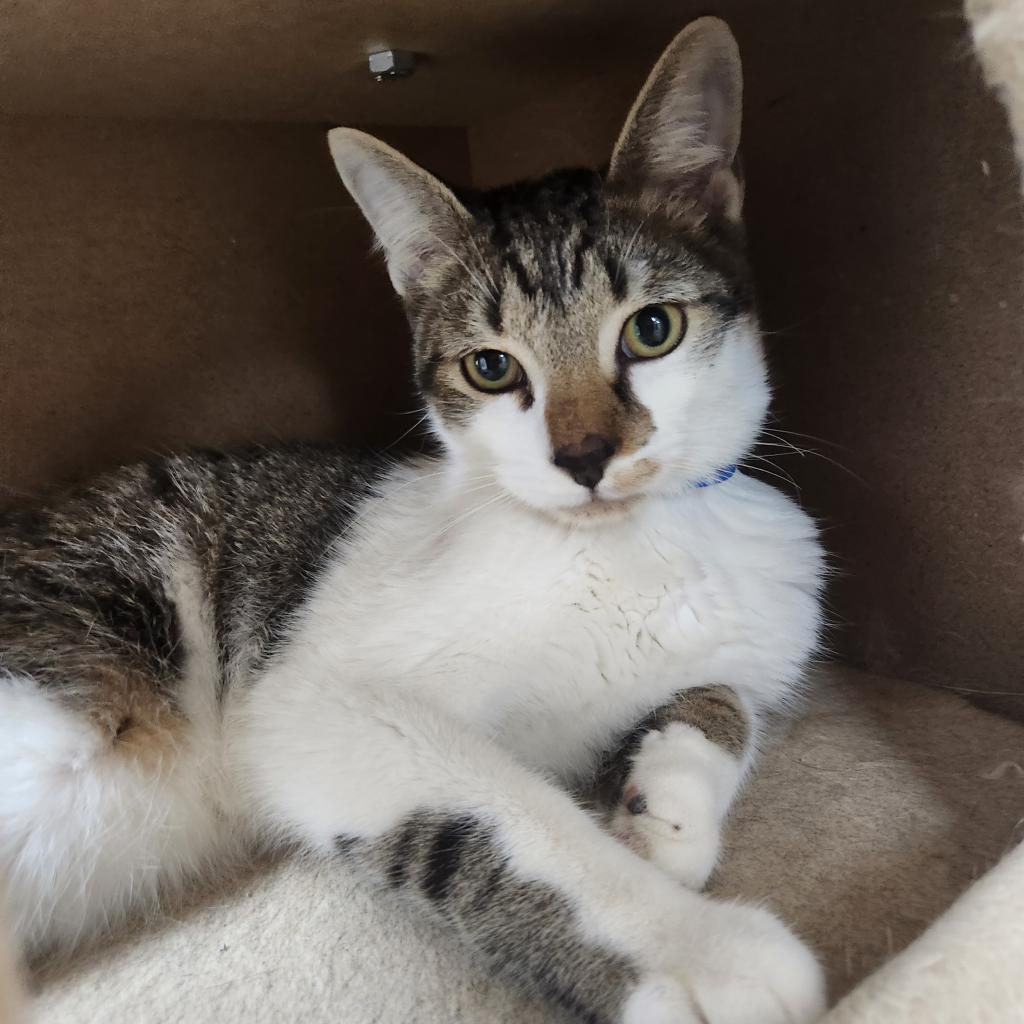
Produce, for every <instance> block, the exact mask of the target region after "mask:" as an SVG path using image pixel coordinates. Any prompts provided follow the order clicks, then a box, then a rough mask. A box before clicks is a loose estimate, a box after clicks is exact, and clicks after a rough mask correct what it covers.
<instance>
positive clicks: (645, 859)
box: [0, 18, 824, 1024]
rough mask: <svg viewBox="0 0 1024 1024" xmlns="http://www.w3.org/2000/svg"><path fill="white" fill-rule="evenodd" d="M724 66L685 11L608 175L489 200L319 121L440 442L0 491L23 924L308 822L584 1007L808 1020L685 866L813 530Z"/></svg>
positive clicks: (258, 458)
mask: <svg viewBox="0 0 1024 1024" xmlns="http://www.w3.org/2000/svg"><path fill="white" fill-rule="evenodd" d="M741 88H742V86H741V70H740V61H739V55H738V51H737V48H736V44H735V42H734V40H733V37H732V35H731V33H730V32H729V30H728V28H727V27H726V26H725V24H724V23H722V22H720V21H718V20H716V19H712V18H705V19H701V20H699V21H696V22H693V23H692V24H690V25H689V26H688V27H687V28H685V29H684V30H683V31H682V32H681V33H680V35H678V36H677V37H676V39H675V40H674V41H673V42H672V43H671V44H670V46H669V47H668V49H667V50H666V51H665V53H664V55H663V56H662V57H661V59H660V60H659V62H658V64H657V65H656V66H655V68H654V70H653V71H652V73H651V75H650V77H649V79H648V81H647V83H646V84H645V86H644V87H643V90H642V91H641V93H640V95H639V98H638V99H637V101H636V103H635V105H634V106H633V108H632V110H631V111H630V113H629V115H628V118H627V120H626V123H625V127H624V128H623V130H622V133H621V135H620V137H619V139H618V141H617V143H616V145H615V148H614V151H613V154H612V157H611V162H610V164H609V165H608V167H607V169H606V170H605V171H604V172H603V173H598V172H594V171H589V170H570V171H561V172H555V173H552V174H550V175H549V176H547V177H544V178H541V179H539V180H536V181H531V182H527V183H522V184H518V185H513V186H508V187H503V188H498V189H495V190H492V191H486V192H480V191H471V190H465V191H453V190H452V189H451V188H449V187H448V186H447V185H445V184H443V183H442V182H440V181H439V180H438V179H436V178H435V177H433V176H432V175H430V174H429V173H428V172H427V171H425V170H423V169H422V168H420V167H418V166H416V165H415V164H413V163H411V162H410V161H409V160H407V159H406V158H405V157H403V156H402V155H401V154H399V153H398V152H396V151H395V150H393V149H391V148H390V147H388V146H386V145H385V144H383V143H382V142H380V141H378V140H376V139H374V138H372V137H370V136H368V135H365V134H363V133H361V132H358V131H355V130H352V129H341V128H339V129H334V130H333V131H331V132H330V133H329V148H330V151H331V153H332V155H333V158H334V161H335V164H336V166H337V169H338V172H339V174H340V176H341V178H342V180H343V182H344V184H345V185H346V186H347V188H348V190H349V191H350V192H351V194H352V196H353V197H354V198H355V200H356V202H357V204H358V205H359V207H360V208H361V209H362V211H363V213H364V214H365V216H366V217H367V219H368V220H369V222H370V224H371V226H372V227H373V229H374V231H375V233H376V236H377V239H378V240H379V244H380V247H381V248H382V250H383V252H384V254H385V258H386V264H387V268H388V272H389V274H390V277H391V280H392V282H393V284H394V287H395V289H396V291H397V293H398V295H399V296H400V297H401V299H402V300H403V303H404V306H405V309H406V310H407V313H408V319H409V323H410V326H411V333H412V338H413V357H414V365H415V374H416V382H417V385H418V388H419V390H420V392H421V394H422V399H423V403H424V406H425V409H426V411H427V414H428V416H429V421H430V424H431V426H432V429H433V433H434V434H435V435H436V438H437V439H438V442H439V448H438V450H439V454H435V455H429V456H427V455H420V456H411V457H409V458H406V459H398V460H396V459H392V460H388V459H385V458H382V457H379V456H373V455H360V454H358V453H353V452H348V451H344V450H342V449H340V448H336V447H332V446H316V445H291V446H287V445H286V446H282V447H278V448H261V447H252V448H247V449H242V450H238V451H234V452H202V451H200V452H194V453H191V454H183V455H178V456H169V457H160V458H151V459H150V460H149V461H147V462H144V463H141V464H137V465H134V466H130V467H128V468H125V469H122V470H119V471H115V472H113V473H111V474H109V475H107V476H105V477H102V478H101V479H99V480H96V481H95V482H93V483H91V484H89V485H86V486H82V487H79V488H77V489H74V490H71V491H69V492H67V493H65V494H64V495H62V496H61V497H59V498H57V499H54V500H52V501H50V502H48V503H44V504H42V505H36V506H34V507H19V508H15V509H12V510H9V511H8V512H6V513H4V514H3V515H2V517H0V555H2V558H0V566H2V567H0V874H3V875H6V877H7V879H8V881H9V884H10V889H11V907H10V911H11V914H12V915H13V921H14V927H15V932H16V935H17V936H18V938H19V940H20V943H21V945H22V947H23V948H24V949H25V950H26V951H27V953H28V954H29V955H40V954H41V953H42V952H44V951H45V950H47V949H54V948H68V947H70V946H73V945H74V944H76V943H78V942H80V941H82V940H84V939H85V938H87V937H89V936H91V935H94V934H96V933H97V932H99V931H101V930H102V929H103V928H105V927H106V926H107V924H108V923H109V922H110V921H112V920H116V919H118V918H119V917H121V916H123V915H125V914H127V913H129V912H133V911H137V910H140V909H142V910H144V909H145V908H146V907H147V906H153V905H154V904H155V902H156V901H157V900H158V899H159V897H160V895H161V894H162V893H166V892H167V891H170V890H173V889H177V888H180V887H182V886H183V885H185V884H187V883H188V881H189V880H191V879H194V878H196V877H198V876H202V875H203V874H204V873H206V872H210V871H213V870H216V867H217V865H218V864H223V863H226V862H228V861H229V860H230V859H231V858H232V857H234V856H236V855H238V854H240V853H242V852H244V851H245V850H247V849H249V848H250V847H251V846H252V845H253V844H255V843H257V842H263V843H267V842H280V843H282V844H295V843H298V844H300V845H302V846H304V847H306V848H308V849H311V850H314V851H317V852H319V853H320V854H322V855H323V856H326V857H333V858H337V859H338V860H339V861H343V862H345V863H347V864H349V865H351V866H352V868H353V870H357V871H361V872H363V873H364V874H365V876H366V878H367V880H368V881H370V882H372V883H373V884H376V885H378V886H379V887H380V889H381V892H382V896H381V898H389V897H388V896H386V895H385V894H390V898H398V899H403V900H405V901H406V902H407V903H408V904H409V905H410V906H412V907H415V908H417V909H418V911H419V912H422V913H424V914H426V915H430V916H432V917H433V918H434V919H435V920H436V921H437V922H439V923H441V924H444V925H445V926H448V927H450V928H452V929H454V931H455V932H456V933H457V934H458V935H459V936H460V937H461V938H462V940H463V941H464V943H465V945H466V947H467V950H468V952H469V953H470V954H471V955H472V956H473V957H474V958H475V960H476V961H477V962H478V963H480V964H482V965H485V966H487V967H489V968H490V969H491V970H492V971H493V972H494V973H495V975H496V976H498V977H500V978H503V979H505V980H506V981H507V982H509V983H511V984H514V985H518V986H519V987H520V988H521V989H523V990H524V991H526V992H527V993H528V994H530V995H531V996H534V997H536V998H538V999H541V1000H546V1001H547V1002H548V1003H550V1004H551V1005H552V1006H553V1007H555V1008H558V1009H560V1010H562V1011H565V1012H566V1013H568V1015H569V1016H570V1017H573V1018H575V1019H578V1020H580V1021H587V1022H594V1024H619V1022H624V1024H634V1022H643V1024H696V1022H713V1024H774V1022H778V1024H782V1022H788V1024H793V1022H804V1021H810V1020H812V1019H815V1018H816V1016H817V1015H818V1014H819V1013H820V1012H821V1011H822V1009H823V1007H824V991H823V982H822V974H821V970H820V968H819V965H818V963H817V961H816V959H815V958H814V956H813V955H812V953H811V952H810V951H809V950H808V949H807V948H806V947H805V946H804V945H803V944H802V943H801V942H800V941H799V940H798V939H797V938H796V937H795V936H794V935H793V934H792V933H791V932H790V931H789V930H788V929H787V928H786V927H785V926H784V925H783V924H782V923H781V922H780V921H779V920H778V919H777V918H776V917H774V916H773V915H772V914H771V913H769V912H768V911H767V910H765V909H762V908H754V907H749V906H743V905H739V904H726V903H720V902H715V901H713V900H711V899H709V898H708V897H706V896H703V895H701V894H699V892H697V891H696V890H699V889H700V888H701V887H702V886H703V885H704V883H705V882H706V880H707V879H708V877H709V875H710V873H711V871H712V870H713V868H714V866H715V864H716V861H717V859H718V852H719V836H720V832H721V828H722V823H723V820H724V818H725V816H726V813H727V810H728V808H729V804H730V801H731V800H732V799H733V796H734V795H735V793H736V791H737V789H738V788H739V786H740V785H741V783H742V781H743V779H744V777H745V775H746V773H747V771H748V769H749V766H750V762H751V758H752V751H753V748H754V746H755V745H756V741H757V735H758V722H759V721H760V720H761V719H762V718H763V715H764V713H765V712H766V711H768V710H770V709H777V708H781V707H785V706H787V704H789V703H790V702H791V701H792V699H793V697H794V696H795V695H797V694H798V693H799V692H800V688H801V685H802V683H801V681H802V678H803V674H804V671H805V668H806V665H807V663H808V660H809V658H811V657H812V656H813V655H814V653H815V651H816V648H817V645H818V643H819V633H820V629H821V609H820V605H821V589H822V580H823V564H824V563H823V553H822V549H821V547H820V544H819V541H818V538H817V532H816V528H815V525H814V523H813V522H812V521H811V519H810V518H809V517H808V516H807V515H806V514H805V513H804V512H802V511H801V510H800V509H799V508H798V507H797V506H796V505H795V504H794V503H793V501H792V500H791V499H790V498H788V497H786V496H784V495H783V494H781V493H780V492H778V491H777V490H775V489H773V488H772V487H770V486H768V485H767V484H765V483H764V482H762V481H760V480H758V479H755V478H753V477H750V476H748V475H745V474H744V473H742V472H740V471H738V470H737V469H736V464H737V463H738V462H740V461H741V459H742V458H743V456H744V455H745V454H746V453H748V452H749V450H750V449H751V447H752V446H753V445H754V444H755V443H756V439H757V437H758V435H759V432H760V430H761V427H762V423H763V420H764V417H765V414H766V410H767V407H768V402H769V388H768V384H767V375H766V369H765V362H764V356H763V352H762V345H761V339H760V334H759V329H758V324H757V316H756V311H755V307H754V299H753V291H752V286H751V282H750V274H749V270H748V266H747V261H746V257H745V254H744V240H743V230H742V225H741V204H742V187H741V183H740V180H739V176H738V174H737V173H736V171H735V166H736V163H737V150H738V145H739V126H740V106H741ZM584 793H591V794H597V796H596V797H595V798H594V799H596V800H597V806H594V805H588V806H584V805H583V800H584V798H583V796H581V794H584Z"/></svg>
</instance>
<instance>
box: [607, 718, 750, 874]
mask: <svg viewBox="0 0 1024 1024" xmlns="http://www.w3.org/2000/svg"><path fill="white" fill-rule="evenodd" d="M739 776H740V766H739V764H738V763H737V761H736V760H735V758H733V757H731V756H730V755H729V754H727V753H726V752H725V751H724V750H722V749H721V748H720V747H718V746H716V745H715V744H713V743H711V742H710V741H709V740H708V739H707V738H706V737H705V736H704V734H703V733H701V732H700V731H699V730H698V729H695V728H694V727H693V726H690V725H684V724H681V723H674V724H672V725H669V726H667V727H666V728H664V729H661V730H658V731H656V732H650V733H648V734H647V735H646V736H645V737H644V739H643V741H642V743H641V745H640V749H639V750H638V751H637V753H636V755H635V756H634V758H633V763H632V769H631V771H630V774H629V776H628V778H627V780H626V785H625V787H624V789H623V793H622V799H621V801H620V802H619V805H618V806H617V807H616V809H615V811H614V812H613V815H612V820H611V829H612V832H613V833H614V835H615V836H616V837H617V838H619V839H620V840H621V841H622V842H624V843H625V844H626V845H627V846H629V847H630V848H631V849H633V850H634V851H635V852H636V853H638V854H639V855H640V856H641V857H643V858H644V859H645V860H649V861H651V863H653V864H655V865H657V866H658V867H659V868H661V869H662V870H663V871H665V872H666V873H667V874H669V875H671V876H672V877H673V878H675V879H677V880H678V881H680V882H682V883H683V884H684V885H686V886H688V887H689V888H691V889H702V888H703V887H704V885H705V884H706V882H707V880H708V878H709V877H710V875H711V872H712V871H713V870H714V868H715V864H716V863H717V862H718V853H719V849H720V846H721V832H722V821H723V818H724V817H725V811H726V809H727V808H728V804H729V798H730V797H731V795H732V793H733V791H734V789H735V787H736V785H737V783H738V781H739Z"/></svg>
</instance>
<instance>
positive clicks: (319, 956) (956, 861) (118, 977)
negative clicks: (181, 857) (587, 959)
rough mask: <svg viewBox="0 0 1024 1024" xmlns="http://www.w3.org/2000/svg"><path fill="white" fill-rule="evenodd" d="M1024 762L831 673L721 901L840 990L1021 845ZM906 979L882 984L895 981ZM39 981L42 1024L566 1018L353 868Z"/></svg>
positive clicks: (848, 1019)
mask: <svg viewBox="0 0 1024 1024" xmlns="http://www.w3.org/2000/svg"><path fill="white" fill-rule="evenodd" d="M1022 753H1024V726H1022V725H1019V724H1015V723H1012V722H1009V721H1007V720H1005V719H1003V718H1000V717H998V716H995V715H990V714H988V713H986V712H984V711H980V710H978V709H976V708H973V707H970V706H968V705H967V704H965V703H964V702H963V701H962V700H960V699H959V698H957V697H954V696H952V695H950V694H946V693H941V692H937V691H933V690H924V689H920V688H916V687H913V686H910V685H909V684H905V683H891V682H887V681H885V680H879V679H875V678H872V677H869V676H864V675H861V674H858V673H855V672H851V671H849V670H834V671H831V672H829V673H828V674H827V675H826V676H825V677H824V678H823V679H822V681H821V684H820V687H819V691H818V694H817V696H816V697H815V698H814V700H813V702H812V703H811V705H810V707H809V709H808V713H807V715H806V716H805V717H803V718H801V719H800V720H799V721H797V722H795V723H793V724H792V725H790V726H788V727H787V728H786V729H785V730H784V731H783V734H782V735H781V736H780V738H779V739H778V741H777V742H776V743H775V744H774V745H773V746H772V748H771V749H770V750H769V751H768V752H767V753H766V756H765V757H764V760H763V761H762V763H761V765H760V767H759V770H758V772H757V773H756V776H755V778H754V780H753V782H752V784H751V785H750V787H749V789H748V790H747V792H746V793H745V794H744V796H743V798H742V799H741V801H740V803H739V805H738V807H737V810H736V813H735V815H734V817H733V819H732V823H731V826H730V831H729V837H728V849H727V853H726V856H725V860H724V863H723V867H722V869H721V871H720V874H719V877H718V879H717V880H716V882H715V885H714V889H715V891H716V892H717V893H718V894H721V895H725V896H736V895H738V896H742V897H744V898H747V899H753V900H764V901H766V902H767V903H769V904H770V905H772V906H773V907H774V908H775V909H777V910H778V911H779V912H780V913H781V914H782V916H783V917H784V918H785V919H787V920H788V921H790V922H792V923H793V924H794V925H795V926H796V927H797V929H798V930H799V931H800V932H801V933H802V934H803V935H804V936H805V937H806V938H807V940H808V941H809V942H810V943H811V944H812V945H813V946H814V947H815V948H816V949H818V950H819V951H820V952H821V955H822V957H823V959H824V960H825V962H826V964H827V967H828V971H829V977H830V983H831V987H832V993H833V996H834V997H839V996H841V995H843V994H844V993H846V992H847V991H848V990H849V989H850V988H851V987H852V986H854V985H855V984H856V983H858V982H859V981H860V980H861V979H863V978H864V977H865V976H867V975H868V974H870V973H871V972H872V971H873V970H874V969H875V968H877V967H878V966H879V965H880V964H882V963H883V962H885V961H887V960H889V958H890V957H891V955H892V954H893V953H896V952H898V951H899V950H901V949H903V948H904V947H906V946H907V945H908V944H909V943H910V942H911V941H912V940H913V939H915V938H916V937H917V936H918V935H920V933H921V932H922V931H923V930H924V929H925V928H926V927H927V926H928V925H929V924H930V923H931V922H932V921H934V920H935V919H936V918H937V917H938V916H939V915H940V914H941V913H942V912H943V911H944V910H945V909H946V908H947V907H949V906H950V905H951V904H952V903H953V902H954V900H955V899H956V897H957V896H959V895H960V893H961V892H963V890H964V889H966V888H967V887H968V886H969V885H970V884H971V882H972V881H973V880H974V879H975V878H977V877H979V876H980V875H982V874H984V872H985V871H986V870H987V869H989V868H990V867H991V866H992V865H993V864H995V863H996V862H997V861H998V860H999V858H1000V857H1001V856H1002V854H1003V853H1004V852H1005V851H1006V850H1007V849H1008V848H1009V847H1010V846H1011V845H1012V843H1013V841H1014V837H1015V831H1014V829H1015V827H1016V826H1017V823H1018V821H1019V819H1020V818H1021V816H1022V814H1024V810H1022V808H1024V773H1022V772H1021V771H1020V770H1018V768H1016V767H1014V766H1015V765H1019V764H1020V762H1021V760H1022V757H1021V755H1022ZM1007 863H1008V864H1009V863H1010V862H1007ZM1021 891H1024V889H1022V890H1021ZM1018 920H1024V916H1019V917H1018ZM965 927H967V928H969V927H970V926H969V924H968V925H959V926H958V929H959V930H958V931H957V932H956V934H960V933H962V931H963V929H964V928H965ZM926 955H927V953H926ZM1021 962H1024V960H1022V961H1021ZM899 964H900V961H897V962H896V964H895V965H894V966H893V969H894V970H896V972H897V974H898V973H899ZM990 966H991V964H990V963H986V962H983V961H979V970H987V969H988V968H989V967H990ZM888 977H889V975H885V976H880V981H879V982H878V984H882V983H885V984H887V985H889V986H890V987H892V986H893V985H894V984H896V983H894V982H891V981H889V982H886V981H885V979H886V978H888ZM950 980H953V979H952V976H951V978H950ZM897 981H898V979H897ZM36 984H37V986H38V988H39V993H38V997H37V999H36V1003H35V1012H34V1019H35V1020H36V1021H37V1022H38V1024H91V1022H96V1024H129V1022H131V1024H136V1022H154V1024H155V1022H159V1024H172V1022H174V1024H177V1022H181V1024H201V1022H205V1021H211V1022H212V1021H218V1022H221V1021H238V1020H245V1021H246V1022H251V1024H264V1022H266V1024H270V1022H275V1024H279V1022H289V1021H295V1022H299V1021H301V1022H304V1024H320V1022H324V1024H327V1022H328V1021H329V1022H331V1024H337V1022H339V1021H341V1022H343V1024H410V1022H422V1024H455V1022H457V1021H458V1022H472V1024H477V1022H481V1024H482V1022H487V1024H555V1022H556V1021H561V1020H562V1018H559V1017H556V1016H553V1015H550V1014H548V1013H547V1012H546V1011H545V1010H544V1009H543V1008H541V1007H539V1006H535V1005H531V1004H528V1003H525V1002H522V1001H520V1000H518V999H516V998H515V997H513V996H512V995H511V994H510V993H508V992H507V991H506V990H505V989H504V988H502V987H501V986H500V985H497V984H494V983H492V982H490V981H489V980H488V979H487V978H486V977H484V976H483V975H482V974H480V973H478V972H476V971H475V970H473V969H471V968H470V967H468V966H467V965H466V963H465V958H464V957H463V955H462V953H461V951H460V950H459V948H458V946H457V944H456V943H455V942H454V941H453V940H452V938H451V937H450V936H448V935H446V934H445V933H443V932H441V931H439V930H436V929H435V928H434V927H432V926H430V925H429V924H427V923H426V922H423V921H420V920H417V919H415V918H413V917H412V916H410V915H409V914H408V913H407V912H406V911H405V910H403V909H401V908H399V907H396V906H393V905H391V904H390V903H388V902H386V901H382V900H380V899H379V898H373V897H372V896H371V895H370V894H369V893H368V892H367V891H365V890H364V889H363V888H362V886H361V885H360V883H359V882H358V881H357V880H356V879H355V878H353V877H352V876H350V875H348V874H347V873H346V872H345V870H344V868H343V867H342V866H341V865H339V864H336V863H332V864H314V863H303V862H290V863H289V862H285V863H281V864H279V865H277V866H275V867H266V868H263V869H262V870H254V871H253V873H252V874H251V875H249V876H248V877H246V878H244V879H242V880H240V881H239V882H238V883H237V884H236V885H234V886H233V887H232V888H231V889H230V890H229V891H221V892H217V893H213V894H208V895H207V896H205V897H204V898H200V899H197V900H196V901H195V902H194V903H193V904H192V905H191V906H189V907H183V908H180V909H179V910H176V911H175V912H173V913H169V914H168V915H167V916H166V917H165V918H164V919H163V920H161V921H158V922H152V923H150V924H149V925H147V926H146V927H144V928H142V929H140V930H138V931H137V932H136V933H135V934H132V935H128V936H124V937H122V938H120V939H119V940H117V941H115V942H113V943H111V944H110V945H108V946H107V947H105V948H103V949H99V950H94V951H92V952H91V953H88V954H86V955H82V956H80V957H79V958H78V959H76V960H75V961H74V962H73V963H71V964H69V965H65V966H63V967H60V968H56V969H51V970H50V971H48V972H46V973H44V974H42V975H41V976H39V977H38V978H37V979H36ZM872 984H875V983H874V982H873V983H872ZM896 987H897V988H898V987H899V986H898V984H896ZM901 991H907V989H906V987H904V989H903V990H901ZM905 999H906V1000H909V999H910V996H909V995H907V996H906V997H905ZM908 1005H909V1003H908ZM837 1012H838V1011H837ZM842 1012H844V1013H845V1014H846V1016H844V1017H842V1018H841V1020H842V1024H867V1022H870V1024H878V1022H881V1021H888V1019H889V1018H888V1017H884V1018H883V1017H878V1016H874V1015H873V1014H872V1011H871V1009H870V1005H869V1006H868V1009H867V1010H864V1009H863V1005H862V1004H861V1003H858V1002H856V1001H854V1002H852V1003H848V1004H846V1006H845V1007H844V1009H843V1011H842ZM892 1019H893V1020H899V1021H904V1020H906V1021H910V1020H918V1019H920V1020H921V1021H922V1024H924V1021H925V1020H928V1021H931V1020H935V1021H938V1020H939V1018H938V1017H935V1018H918V1017H909V1016H903V1017H893V1018H892ZM952 1019H953V1018H950V1021H952ZM990 1019H991V1020H992V1021H993V1022H995V1021H996V1020H1005V1021H1006V1024H1011V1021H1012V1019H1013V1018H1010V1017H1007V1018H998V1017H992V1018H990ZM974 1020H979V1021H980V1020H982V1018H976V1017H972V1016H965V1017H962V1018H960V1021H961V1022H963V1024H969V1022H971V1021H974Z"/></svg>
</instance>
